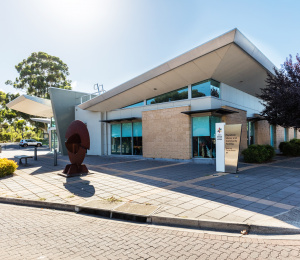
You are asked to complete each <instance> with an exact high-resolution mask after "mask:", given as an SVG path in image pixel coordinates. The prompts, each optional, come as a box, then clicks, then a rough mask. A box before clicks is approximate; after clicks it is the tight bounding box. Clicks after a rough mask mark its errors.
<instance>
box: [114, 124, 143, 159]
mask: <svg viewBox="0 0 300 260" xmlns="http://www.w3.org/2000/svg"><path fill="white" fill-rule="evenodd" d="M142 141H143V140H142V122H134V123H122V124H113V125H111V153H112V154H122V155H142V154H143V150H142V147H143V146H142Z"/></svg>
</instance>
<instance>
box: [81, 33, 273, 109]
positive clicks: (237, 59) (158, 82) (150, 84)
mask: <svg viewBox="0 0 300 260" xmlns="http://www.w3.org/2000/svg"><path fill="white" fill-rule="evenodd" d="M273 67H274V65H273V64H272V63H271V62H270V61H269V60H268V59H267V58H266V57H265V56H264V55H263V54H262V53H261V52H260V51H259V50H258V49H257V48H256V47H255V46H254V45H253V44H252V43H251V42H250V41H249V40H248V39H247V38H245V37H244V36H243V35H242V34H241V33H240V32H239V31H238V30H237V29H234V30H232V31H230V32H228V33H226V34H224V35H222V36H220V37H218V38H215V39H213V40H211V41H209V42H207V43H205V44H203V45H201V46H199V47H197V48H195V49H193V50H191V51H189V52H187V53H184V54H182V55H180V56H178V57H176V58H174V59H173V60H171V61H168V62H166V63H164V64H162V65H160V66H158V67H156V68H154V69H153V70H150V71H148V72H146V73H144V74H142V75H140V76H138V77H136V78H134V79H132V80H130V81H128V82H126V83H124V84H122V85H120V86H118V87H116V88H114V89H112V90H109V91H108V92H106V93H104V94H102V95H100V96H98V97H96V98H94V99H92V100H89V101H87V102H85V103H83V104H81V105H79V107H80V108H81V109H87V110H90V111H111V110H114V109H118V108H122V107H125V106H128V105H131V104H134V103H137V102H140V101H142V100H144V99H149V98H152V97H155V96H157V95H160V94H163V93H167V92H169V91H172V90H175V89H178V88H181V87H184V86H186V85H188V84H193V83H196V82H199V81H202V80H205V79H209V78H213V79H215V80H218V81H220V82H223V83H225V84H228V85H230V86H232V87H235V88H237V89H239V90H242V91H244V92H246V93H248V94H250V95H253V96H256V94H258V93H259V92H260V88H263V87H265V78H266V75H267V74H266V72H267V71H270V72H272V71H273Z"/></svg>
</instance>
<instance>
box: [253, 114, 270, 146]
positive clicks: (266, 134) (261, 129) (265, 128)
mask: <svg viewBox="0 0 300 260" xmlns="http://www.w3.org/2000/svg"><path fill="white" fill-rule="evenodd" d="M254 128H255V133H254V134H255V137H254V140H255V144H270V125H269V123H268V121H267V120H261V121H257V122H255V124H254Z"/></svg>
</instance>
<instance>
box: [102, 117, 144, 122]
mask: <svg viewBox="0 0 300 260" xmlns="http://www.w3.org/2000/svg"><path fill="white" fill-rule="evenodd" d="M137 120H142V118H140V117H127V118H117V119H109V120H100V122H102V123H113V122H121V121H130V122H132V121H137Z"/></svg>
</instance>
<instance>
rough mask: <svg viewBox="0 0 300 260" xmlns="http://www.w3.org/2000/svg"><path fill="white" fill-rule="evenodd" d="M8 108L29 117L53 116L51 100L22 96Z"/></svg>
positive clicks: (8, 105)
mask: <svg viewBox="0 0 300 260" xmlns="http://www.w3.org/2000/svg"><path fill="white" fill-rule="evenodd" d="M6 106H7V107H8V108H10V109H14V110H16V111H20V112H23V113H25V114H28V115H33V116H40V117H47V118H50V117H52V116H53V112H52V105H51V101H50V100H49V99H44V98H39V97H34V96H29V95H22V96H19V97H17V98H16V99H14V100H13V101H11V102H9V103H8V104H7V105H6Z"/></svg>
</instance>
